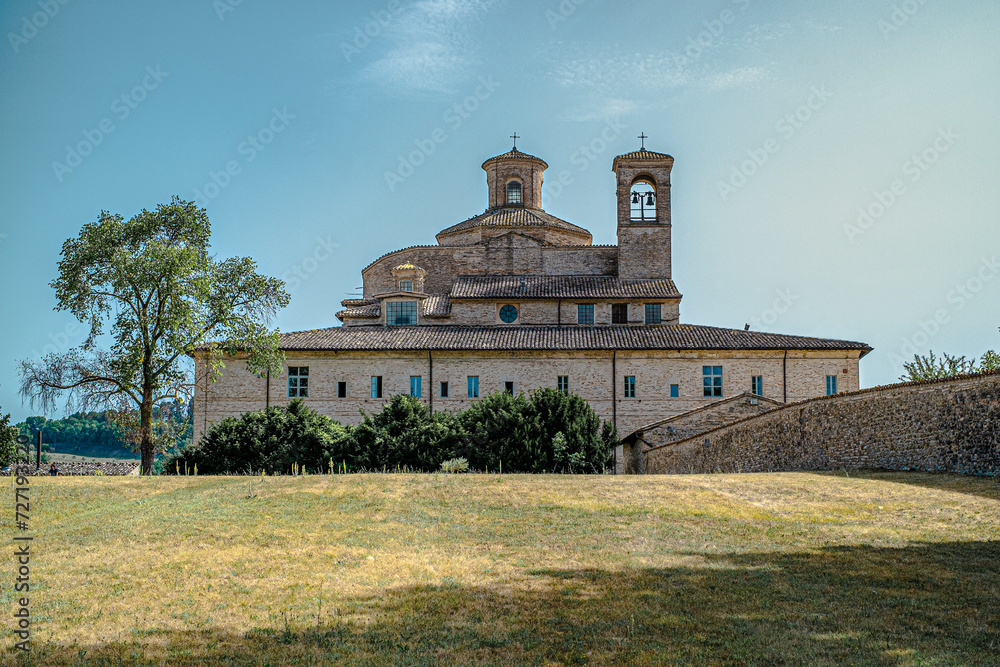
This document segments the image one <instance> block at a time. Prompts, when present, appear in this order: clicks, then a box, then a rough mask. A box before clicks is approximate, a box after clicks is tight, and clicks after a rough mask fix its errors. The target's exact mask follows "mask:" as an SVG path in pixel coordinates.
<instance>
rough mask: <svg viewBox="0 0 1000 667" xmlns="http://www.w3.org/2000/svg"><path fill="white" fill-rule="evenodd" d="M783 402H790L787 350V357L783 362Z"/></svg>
mask: <svg viewBox="0 0 1000 667" xmlns="http://www.w3.org/2000/svg"><path fill="white" fill-rule="evenodd" d="M781 394H782V397H781V402H782V403H787V402H788V350H785V356H784V358H783V359H782V360H781Z"/></svg>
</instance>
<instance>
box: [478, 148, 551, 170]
mask: <svg viewBox="0 0 1000 667" xmlns="http://www.w3.org/2000/svg"><path fill="white" fill-rule="evenodd" d="M514 158H517V159H521V160H534V161H536V162H541V163H542V164H543V165H545V168H546V169H547V168H548V166H549V165H548V164H546V162H545V160H543V159H542V158H540V157H535V156H534V155H528V154H527V153H523V152H521V151H519V150H517V149H516V148H512V149H510V150H509V151H507V152H506V153H501V154H500V155H494V156H493V157H491V158H490V159H489V160H487V161H486V162H484V163H483V169H486V165H488V164H489V163H490V162H493V161H495V160H510V159H514Z"/></svg>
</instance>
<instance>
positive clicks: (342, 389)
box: [337, 381, 347, 398]
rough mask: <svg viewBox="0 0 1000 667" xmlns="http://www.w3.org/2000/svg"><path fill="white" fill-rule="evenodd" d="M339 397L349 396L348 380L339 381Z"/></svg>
mask: <svg viewBox="0 0 1000 667" xmlns="http://www.w3.org/2000/svg"><path fill="white" fill-rule="evenodd" d="M337 398H347V382H346V381H340V382H338V383H337Z"/></svg>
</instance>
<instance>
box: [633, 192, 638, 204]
mask: <svg viewBox="0 0 1000 667" xmlns="http://www.w3.org/2000/svg"><path fill="white" fill-rule="evenodd" d="M632 203H633V204H638V203H639V193H638V192H633V193H632Z"/></svg>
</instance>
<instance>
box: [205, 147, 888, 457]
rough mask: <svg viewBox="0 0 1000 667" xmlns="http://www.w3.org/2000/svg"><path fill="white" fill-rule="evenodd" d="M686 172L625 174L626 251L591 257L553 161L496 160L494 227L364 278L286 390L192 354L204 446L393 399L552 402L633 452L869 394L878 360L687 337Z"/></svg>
mask: <svg viewBox="0 0 1000 667" xmlns="http://www.w3.org/2000/svg"><path fill="white" fill-rule="evenodd" d="M673 162H674V160H673V158H672V157H671V156H669V155H665V154H663V153H656V152H653V151H649V150H646V149H645V148H643V149H642V150H639V151H635V152H631V153H626V154H625V155H619V156H618V157H616V158H615V160H614V163H613V171H614V173H615V176H616V180H617V203H618V207H617V229H618V245H616V246H595V245H593V244H592V237H591V234H590V232H588V231H587V230H586V229H583V228H582V227H579V226H577V225H575V224H573V223H570V222H567V221H565V220H561V219H560V218H557V217H555V216H553V215H551V214H549V213H547V212H545V211H544V210H542V208H541V190H542V177H543V173H544V171H545V169H546V168H547V166H548V165H546V164H545V162H544V161H542V160H540V159H539V158H537V157H534V156H531V155H528V154H526V153H523V152H521V151H519V150H517V149H516V148H514V149H513V150H511V151H509V152H507V153H504V154H503V155H498V156H496V157H494V158H490V159H489V160H487V161H486V162H485V163H483V165H482V167H483V170H484V171H485V172H486V178H487V183H488V187H489V205H488V208H487V209H486V211H485V212H484V213H482V214H480V215H476V216H473V217H471V218H469V219H468V220H465V221H463V222H460V223H458V224H455V225H452V226H450V227H448V228H446V229H444V230H443V231H441V232H440V233H439V234H438V235H437V239H436V240H437V243H436V244H434V245H425V246H413V247H409V248H404V249H402V250H396V251H393V252H390V253H388V254H386V255H383V256H382V257H380V258H378V259H377V260H375V261H374V262H372V263H371V264H369V265H368V266H367V267H365V268H364V269H363V270H362V272H361V275H362V279H363V282H364V288H363V293H362V298H360V299H348V300H345V301H344V302H343V304H342V305H343V310H341V311H340V312H338V313H336V317H337V318H338V319H339V320H340V321H341V322H342V323H343V325H342V326H337V327H331V328H325V329H315V330H311V331H298V332H292V333H286V334H282V335H281V347H282V349H283V350H284V352H285V355H286V358H287V362H286V368H285V372H284V373H283V374H282V375H280V376H271V377H268V378H261V377H258V376H256V375H254V374H251V373H249V372H247V371H246V370H245V368H244V367H243V365H242V364H240V363H229V364H227V366H226V368H225V370H224V371H223V373H222V375H221V377H220V378H218V380H217V381H216V382H214V383H208V382H206V381H204V377H205V373H204V369H205V356H204V353H203V352H198V353H196V354H195V361H196V364H197V366H198V377H199V378H202V380H201V381H200V382H199V384H198V387H197V391H196V396H195V438H196V439H197V438H198V437H200V434H201V433H203V432H204V431H205V429H206V428H207V427H208V425H209V424H211V423H212V422H214V421H217V420H219V419H221V418H223V417H226V416H230V415H237V414H240V413H243V412H246V411H250V410H259V409H262V408H264V407H265V406H266V405H278V404H284V403H287V402H288V401H290V400H291V399H292V398H295V397H301V398H303V399H304V400H305V401H306V402H307V403H308V404H309V405H311V406H312V407H313V408H314V409H316V410H318V411H319V412H322V413H324V414H327V415H329V416H331V417H333V418H334V419H337V420H339V421H341V422H343V423H357V422H359V421H360V419H361V416H360V412H361V410H364V411H366V412H375V411H378V410H379V409H380V407H381V405H382V404H383V403H385V402H386V401H387V400H388V399H389V398H390V397H391V396H392V395H394V394H400V393H407V394H411V395H413V396H416V397H418V398H419V399H420V400H421V401H423V402H424V403H425V404H427V405H428V406H429V407H430V409H431V410H448V411H458V410H462V409H465V408H467V407H468V406H469V405H470V404H471V403H472V402H474V401H475V400H477V399H478V398H479V397H481V396H484V395H486V394H488V393H491V392H496V391H511V392H521V391H524V392H530V391H532V390H534V389H537V388H539V387H552V388H556V389H560V390H563V391H569V392H573V393H576V394H578V395H580V396H582V397H583V398H585V399H586V400H587V401H588V402H589V403H590V405H591V406H592V407H593V408H594V410H595V411H596V412H597V413H598V414H599V415H600V416H601V418H602V419H606V420H609V421H612V422H614V424H615V426H616V427H617V428H618V430H619V432H620V433H622V434H626V433H629V432H631V431H634V430H636V429H638V428H640V427H642V426H643V425H645V424H650V423H652V422H655V421H658V420H662V419H664V418H667V417H670V416H672V415H678V414H681V413H684V412H687V411H689V410H694V409H698V408H702V407H704V406H705V405H707V404H709V403H712V402H715V401H718V400H720V399H721V398H728V397H733V396H738V395H740V394H743V393H744V392H745V391H751V392H753V393H755V394H758V395H762V396H765V397H767V398H769V399H771V400H773V401H780V402H790V401H798V400H802V399H806V398H811V397H815V396H822V395H825V394H827V393H836V392H843V391H852V390H856V389H858V363H859V360H860V359H861V357H863V356H864V355H865V354H867V353H868V352H869V351H870V350H871V348H870V347H869V346H868V345H866V344H864V343H861V342H854V341H843V340H831V339H823V338H810V337H802V336H787V335H782V334H774V333H764V332H759V331H747V330H734V329H723V328H717V327H710V326H699V325H693V324H681V323H680V302H681V294H680V292H679V291H678V289H677V287H676V285H675V284H674V281H673V279H672V276H671V261H670V260H671V243H670V233H671V225H672V221H671V217H670V172H671V168H672V167H673Z"/></svg>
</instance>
